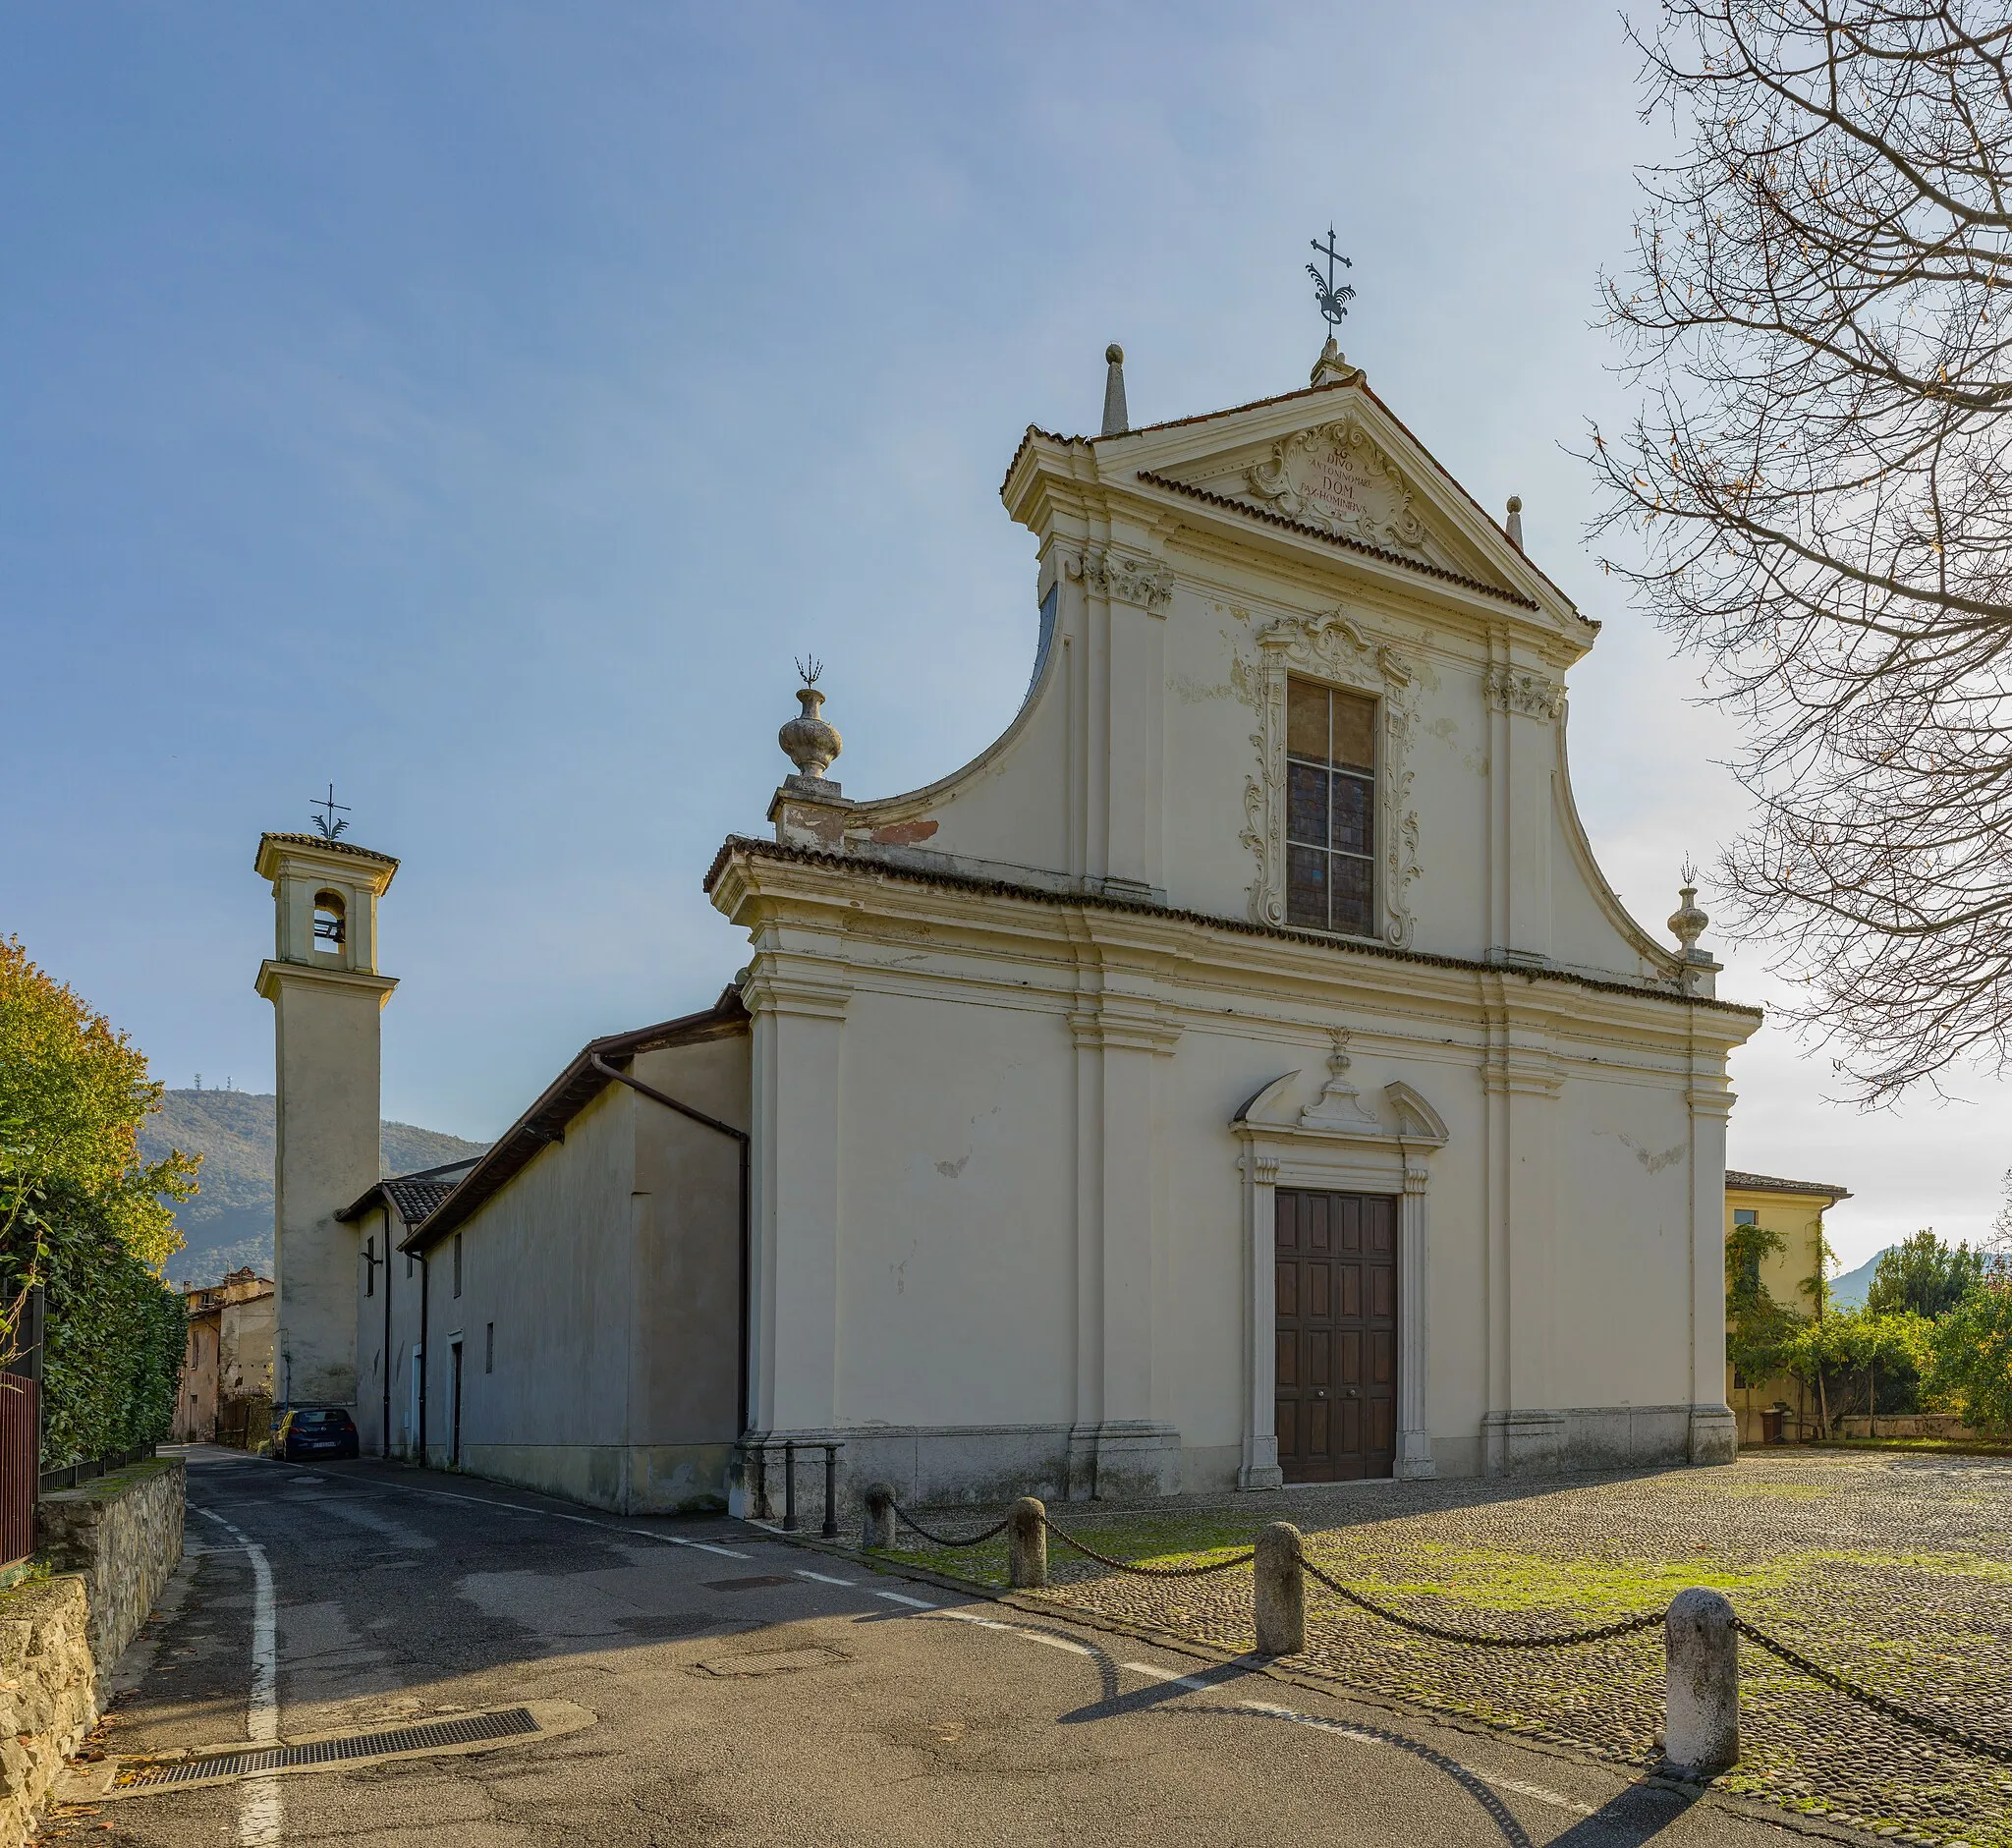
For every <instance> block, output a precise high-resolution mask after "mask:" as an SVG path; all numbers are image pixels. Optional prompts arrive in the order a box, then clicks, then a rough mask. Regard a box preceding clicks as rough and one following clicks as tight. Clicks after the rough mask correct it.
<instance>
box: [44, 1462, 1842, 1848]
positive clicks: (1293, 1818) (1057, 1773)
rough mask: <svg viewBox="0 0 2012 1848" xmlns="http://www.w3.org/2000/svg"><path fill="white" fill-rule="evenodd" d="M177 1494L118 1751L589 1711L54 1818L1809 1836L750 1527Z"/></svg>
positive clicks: (614, 1830) (734, 1837) (439, 1831)
mask: <svg viewBox="0 0 2012 1848" xmlns="http://www.w3.org/2000/svg"><path fill="white" fill-rule="evenodd" d="M189 1491H190V1518H189V1529H190V1533H189V1539H190V1551H189V1557H188V1560H187V1561H186V1563H185V1566H184V1569H183V1572H182V1574H181V1575H180V1576H179V1578H178V1579H177V1582H176V1584H175V1585H174V1586H173V1587H172V1588H171V1589H170V1592H169V1594H168V1596H167V1598H166V1599H165V1600H164V1603H163V1606H162V1610H161V1612H160V1614H159V1616H158V1617H157V1619H156V1621H155V1622H154V1624H153V1625H151V1626H150V1627H149V1631H148V1633H147V1635H146V1636H145V1637H144V1638H143V1639H142V1641H141V1642H140V1644H139V1645H137V1646H136V1648H135V1651H134V1652H133V1654H132V1655H130V1656H129V1657H128V1659H127V1661H126V1662H125V1663H124V1664H122V1676H123V1678H124V1680H125V1681H126V1682H127V1683H128V1684H129V1690H128V1692H126V1693H125V1694H123V1695H122V1696H121V1697H120V1699H119V1701H118V1702H117V1704H116V1705H115V1707H114V1708H113V1720H112V1723H111V1725H110V1727H109V1729H108V1731H107V1732H106V1734H105V1736H104V1738H103V1741H102V1744H103V1746H104V1748H105V1749H106V1750H108V1751H110V1752H112V1753H113V1754H118V1755H124V1754H137V1753H154V1754H157V1753H161V1752H164V1751H169V1750H174V1749H186V1748H191V1747H206V1746H217V1745H223V1744H226V1743H231V1742H239V1741H246V1740H249V1739H271V1738H274V1737H278V1738H279V1739H281V1740H282V1741H287V1740H294V1739H298V1738H300V1737H302V1736H303V1735H314V1734H331V1733H342V1732H370V1731H378V1730H381V1729H384V1728H387V1727H398V1726H404V1725H407V1724H411V1723H416V1722H419V1721H425V1720H430V1719H434V1718H437V1717H440V1716H442V1715H448V1716H451V1715H452V1714H453V1713H454V1712H456V1711H462V1710H467V1709H489V1708H499V1707H506V1706H511V1705H514V1704H518V1703H532V1704H536V1703H555V1704H570V1705H567V1706H558V1707H554V1708H538V1709H536V1710H539V1711H547V1712H559V1713H562V1714H563V1713H565V1712H568V1711H573V1712H576V1713H577V1715H578V1724H577V1729H575V1730H572V1731H566V1732H562V1733H560V1734H558V1735H557V1736H550V1737H545V1736H539V1737H535V1738H531V1739H529V1740H524V1741H518V1742H515V1743H508V1744H503V1745H500V1746H496V1747H493V1748H491V1749H487V1750H483V1751H480V1752H478V1753H475V1754H470V1755H466V1756H448V1757H428V1758H416V1759H403V1760H396V1759H394V1760H382V1761H379V1762H376V1763H371V1764H363V1765H351V1766H336V1767H332V1768H327V1769H320V1768H317V1769H311V1770H306V1771H300V1772H290V1773H286V1774H281V1775H276V1776H250V1777H242V1778H239V1779H237V1780H235V1781H232V1782H227V1783H211V1784H203V1785H197V1786H196V1787H193V1788H188V1789H183V1790H177V1791H170V1792H158V1793H151V1794H146V1795H138V1796H130V1797H125V1798H120V1799H115V1800H111V1801H107V1802H104V1803H102V1804H98V1805H84V1806H80V1807H79V1808H78V1809H76V1810H74V1811H71V1812H68V1813H59V1814H58V1815H57V1816H56V1817H55V1818H54V1819H53V1820H51V1822H50V1823H49V1825H48V1829H49V1833H50V1834H51V1835H52V1836H53V1837H54V1838H55V1839H58V1840H65V1839H74V1840H76V1841H78V1842H82V1843H91V1844H96V1843H101V1842H109V1843H117V1844H129V1843H130V1844H134V1845H135V1848H139V1845H140V1844H144V1845H145V1848H196V1845H197V1844H201V1845H202V1848H224V1845H242V1844H257V1845H259V1848H264V1845H265V1844H270V1843H274V1842H285V1843H304V1844H305V1843H320V1842H328V1843H344V1844H380V1843H381V1844H392V1843H419V1842H424V1843H426V1844H427V1845H428V1848H460V1845H462V1844H468V1845H469V1848H475V1845H476V1844H479V1845H480V1848H503V1845H505V1844H508V1845H509V1848H519V1845H520V1844H522V1845H526V1848H529V1845H531V1844H538V1845H539V1848H543V1845H545V1844H562V1843H581V1844H588V1843H591V1844H595V1845H596V1848H603V1845H606V1848H614V1845H616V1844H650V1845H652V1848H654V1845H657V1844H663V1845H668V1844H672V1843H679V1844H683V1843H723V1844H750V1845H757V1844H758V1845H760V1848H770V1845H783V1844H799V1843H801V1844H807V1845H808V1844H816V1845H817V1848H832V1845H833V1844H854V1843H860V1844H882V1843H885V1844H897V1843H898V1844H904V1845H906V1844H966V1843H970V1844H992V1843H999V1844H1005V1843H1015V1844H1020V1843H1031V1842H1032V1843H1050V1842H1069V1843H1077V1842H1081V1843H1099V1844H1103V1843H1114V1844H1115V1843H1148V1842H1149V1843H1183V1844H1185V1843H1191V1842H1192V1843H1207V1844H1210V1845H1211V1848H1216V1845H1218V1844H1220V1845H1224V1848H1228V1845H1234V1844H1245V1843H1248V1844H1253V1845H1254V1848H1255V1845H1256V1844H1263V1845H1264V1848H1278V1845H1280V1844H1293V1843H1299V1842H1307V1843H1336V1842H1341V1843H1384V1842H1403V1843H1410V1842H1420V1843H1434V1844H1438V1843H1446V1844H1469V1843H1473V1844H1487V1845H1490V1848H1495V1845H1499V1844H1524V1843H1533V1844H1534V1843H1555V1844H1560V1845H1561V1848H1609V1845H1613V1848H1618V1845H1619V1844H1632V1843H1640V1842H1653V1843H1655V1844H1657V1848H1707V1845H1709V1848H1732V1845H1734V1844H1738V1845H1739V1848H1793V1845H1794V1844H1796V1843H1797V1842H1799V1841H1805V1840H1807V1839H1808V1835H1807V1834H1806V1833H1803V1832H1799V1831H1791V1830H1790V1829H1789V1828H1788V1827H1786V1826H1784V1825H1777V1824H1776V1823H1774V1822H1772V1821H1770V1820H1765V1819H1762V1818H1759V1817H1756V1816H1753V1815H1751V1814H1748V1813H1745V1812H1742V1811H1740V1810H1737V1809H1735V1808H1731V1807H1727V1806H1723V1805H1720V1804H1718V1803H1715V1802H1712V1801H1705V1802H1697V1803H1692V1802H1689V1801H1687V1800H1686V1798H1685V1797H1684V1796H1682V1795H1681V1794H1679V1793H1675V1792H1671V1791H1668V1790H1664V1789H1660V1788H1657V1787H1654V1786H1650V1785H1644V1784H1631V1783H1630V1782H1629V1781H1628V1779H1627V1778H1626V1777H1625V1775H1623V1774H1622V1773H1620V1772H1619V1771H1616V1770H1614V1769H1612V1768H1610V1767H1604V1766H1600V1765H1597V1764H1585V1763H1581V1762H1579V1761H1576V1760H1574V1759H1571V1758H1568V1757H1564V1756H1559V1755H1555V1754H1552V1753H1548V1752H1542V1751H1537V1750H1532V1749H1528V1748H1525V1747H1523V1746H1520V1745H1518V1744H1515V1743H1514V1742H1512V1741H1509V1740H1507V1739H1503V1738H1498V1737H1496V1736H1494V1735H1490V1734H1482V1733H1475V1732H1470V1731H1466V1730H1461V1729H1455V1728H1452V1727H1446V1726H1440V1725H1437V1724H1434V1723H1431V1722H1429V1721H1425V1720H1421V1719H1418V1718H1416V1717H1407V1716H1404V1715H1398V1714H1393V1713H1392V1712H1391V1711H1390V1710H1389V1709H1387V1708H1379V1707H1375V1706H1370V1705H1368V1704H1357V1703H1352V1702H1349V1701H1345V1700H1340V1699H1335V1698H1332V1697H1329V1696H1326V1695H1324V1694H1318V1693H1313V1692H1309V1691H1307V1690H1305V1689H1302V1688H1299V1687H1296V1686H1292V1685H1289V1684H1286V1683H1283V1682H1281V1681H1278V1680H1276V1679H1273V1678H1270V1677H1267V1676H1265V1675H1262V1674H1259V1673H1258V1672H1256V1671H1255V1670H1254V1669H1253V1668H1252V1667H1250V1666H1248V1665H1245V1664H1229V1665H1221V1664H1210V1663H1205V1662H1202V1661H1199V1660H1197V1659H1196V1658H1193V1657H1190V1656H1185V1655H1182V1654H1180V1653H1177V1652H1173V1651H1170V1650H1167V1649H1163V1648H1159V1647H1157V1646H1154V1645H1150V1644H1145V1643H1139V1642H1135V1641H1132V1640H1129V1639H1126V1638H1122V1637H1116V1636H1111V1635H1108V1634H1103V1633H1099V1632H1097V1631H1095V1630H1092V1629H1090V1628H1088V1627H1084V1626H1079V1625H1075V1624H1071V1623H1063V1622H1050V1621H1048V1620H1047V1619H1045V1618H1042V1617H1034V1616H1029V1615H1028V1614H1026V1613H1024V1612H1021V1611H1019V1610H1016V1609H1013V1608H1011V1607H1008V1606H1002V1605H998V1604H994V1603H990V1602H987V1601H985V1600H982V1599H975V1600H965V1599H962V1598H960V1597H958V1596H955V1595H953V1594H950V1593H946V1592H944V1591H941V1590H939V1589H937V1588H935V1587H932V1586H927V1585H923V1584H919V1583H916V1582H913V1581H909V1580H904V1579H900V1578H894V1577H888V1576H883V1575H880V1574H878V1573H875V1572H872V1571H869V1570H866V1569H865V1568H862V1567H859V1566H857V1565H855V1564H853V1563H852V1562H850V1561H841V1560H834V1559H832V1558H830V1557H828V1556H826V1555H823V1554H820V1553H817V1552H814V1551H810V1550H807V1549H803V1548H799V1547H794V1546H791V1545H788V1544H786V1543H784V1542H781V1541H779V1540H772V1539H769V1538H767V1537H766V1536H763V1535H761V1534H759V1533H757V1532H755V1531H754V1530H751V1529H749V1528H747V1527H744V1526H742V1525H740V1524H739V1523H735V1522H728V1521H724V1520H713V1521H659V1520H646V1519H635V1518H625V1517H621V1516H612V1515H600V1514H597V1513H594V1512H592V1511H589V1510H584V1509H578V1508H574V1507H571V1506H569V1505H567V1504H564V1503H558V1502H552V1501H547V1500H544V1499H542V1498H540V1497H537V1496H533V1495H529V1494H524V1493H521V1492H518V1491H514V1490H510V1489H506V1488H501V1487H498V1486H496V1485H494V1484H486V1483H482V1482H478V1481H475V1480H472V1479H469V1478H466V1477H455V1476H445V1475H439V1474H431V1473H422V1472H419V1471H412V1470H405V1469H400V1468H397V1467H388V1466H385V1465H381V1464H372V1463H368V1462H365V1463H362V1464H335V1465H319V1466H316V1467H314V1468H312V1469H303V1468H293V1467H289V1466H286V1465H282V1464H275V1463H270V1462H263V1461H258V1460H253V1459H248V1458H245V1457H243V1456H241V1455H238V1454H237V1453H233V1452H220V1451H204V1450H196V1451H194V1452H192V1453H191V1456H190V1470H189ZM1176 1677H1179V1679H1176ZM1831 1838H1832V1839H1835V1837H1834V1836H1832V1837H1831Z"/></svg>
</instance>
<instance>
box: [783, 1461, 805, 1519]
mask: <svg viewBox="0 0 2012 1848" xmlns="http://www.w3.org/2000/svg"><path fill="white" fill-rule="evenodd" d="M800 1525H801V1523H800V1522H799V1521H798V1520H797V1446H796V1445H795V1444H793V1443H786V1444H784V1445H783V1447H782V1531H783V1532H784V1533H785V1534H794V1533H795V1532H796V1531H797V1529H798V1527H799V1526H800Z"/></svg>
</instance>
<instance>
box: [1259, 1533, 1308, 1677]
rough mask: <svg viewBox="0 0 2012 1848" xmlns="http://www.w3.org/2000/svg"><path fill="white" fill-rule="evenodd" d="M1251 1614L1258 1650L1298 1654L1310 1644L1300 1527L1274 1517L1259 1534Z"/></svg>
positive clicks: (1269, 1653) (1260, 1652) (1279, 1653)
mask: <svg viewBox="0 0 2012 1848" xmlns="http://www.w3.org/2000/svg"><path fill="white" fill-rule="evenodd" d="M1251 1614H1252V1616H1253V1618H1255V1619H1256V1628H1257V1631H1258V1654H1260V1655H1297V1654H1298V1653H1299V1652H1301V1651H1302V1650H1303V1649H1305V1648H1306V1647H1307V1589H1306V1582H1305V1581H1304V1580H1303V1579H1302V1577H1301V1576H1300V1530H1299V1529H1298V1528H1296V1527H1295V1526H1293V1524H1292V1523H1291V1522H1290V1521H1273V1522H1272V1523H1270V1525H1269V1526H1267V1527H1266V1528H1265V1530H1264V1532H1263V1533H1261V1534H1260V1535H1258V1557H1257V1558H1256V1559H1255V1560H1253V1561H1252V1577H1251Z"/></svg>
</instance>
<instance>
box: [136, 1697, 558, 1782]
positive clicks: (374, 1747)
mask: <svg viewBox="0 0 2012 1848" xmlns="http://www.w3.org/2000/svg"><path fill="white" fill-rule="evenodd" d="M540 1730H541V1728H540V1727H539V1725H538V1723H537V1721H536V1720H535V1719H533V1718H532V1717H531V1709H530V1708H525V1707H513V1708H506V1709H505V1710H504V1711H503V1712H500V1713H472V1714H470V1715H469V1716H468V1717H467V1718H465V1719H436V1720H430V1721H428V1722H427V1723H426V1724H425V1725H423V1726H400V1727H398V1728H397V1729H395V1730H394V1731H391V1732H365V1733H357V1734H354V1735H352V1736H351V1737H349V1738H347V1739H317V1740H315V1741H314V1742H313V1743H312V1744H311V1745H297V1746H257V1747H254V1748H252V1749H251V1750H250V1751H247V1752H219V1753H216V1754H213V1755H212V1756H210V1757H208V1758H200V1759H184V1760H182V1761H181V1762H180V1763H179V1764H141V1765H136V1766H134V1767H133V1768H132V1769H130V1770H128V1769H121V1770H120V1772H119V1774H118V1777H117V1779H116V1780H115V1783H114V1788H116V1789H119V1790H140V1789H155V1788H158V1787H159V1786H160V1785H163V1784H192V1783H195V1782H196V1781H197V1780H207V1779H209V1778H212V1777H248V1776H251V1775H253V1774H254V1773H256V1772H259V1771H278V1770H287V1769H291V1768H292V1767H293V1766H294V1765H297V1764H339V1763H341V1762H342V1761H343V1760H344V1759H374V1758H383V1757H385V1756H387V1755H389V1754H391V1753H394V1752H426V1751H430V1750H431V1749H432V1748H434V1747H436V1746H452V1745H475V1744H477V1743H478V1742H480V1741H481V1740H484V1739H515V1738H518V1737H521V1736H522V1735H523V1734H525V1733H533V1732H538V1731H540Z"/></svg>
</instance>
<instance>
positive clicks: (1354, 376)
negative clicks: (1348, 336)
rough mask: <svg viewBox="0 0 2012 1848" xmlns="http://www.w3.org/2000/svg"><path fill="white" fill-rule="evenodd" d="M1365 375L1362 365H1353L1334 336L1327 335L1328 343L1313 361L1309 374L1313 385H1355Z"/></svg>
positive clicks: (1310, 382)
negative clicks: (1336, 342)
mask: <svg viewBox="0 0 2012 1848" xmlns="http://www.w3.org/2000/svg"><path fill="white" fill-rule="evenodd" d="M1362 376H1363V368H1362V367H1361V366H1360V365H1351V364H1349V363H1348V355H1347V354H1345V353H1344V352H1342V350H1341V349H1340V347H1338V346H1337V345H1336V344H1335V340H1334V336H1333V335H1332V334H1329V335H1328V336H1327V344H1326V345H1325V346H1324V347H1322V348H1321V349H1320V357H1319V358H1318V359H1317V360H1315V361H1314V362H1313V371H1312V372H1311V373H1310V374H1309V375H1308V381H1307V382H1308V383H1309V384H1312V385H1353V384H1355V383H1357V382H1358V381H1359V380H1360V379H1361V378H1362Z"/></svg>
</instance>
